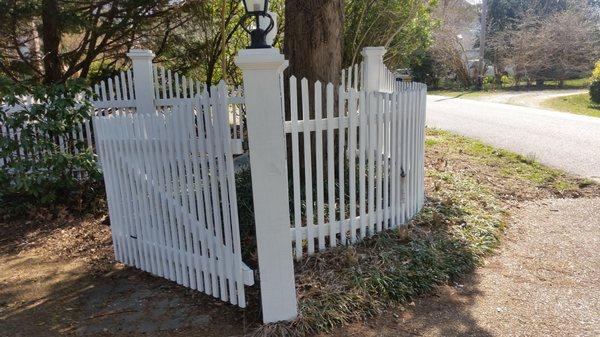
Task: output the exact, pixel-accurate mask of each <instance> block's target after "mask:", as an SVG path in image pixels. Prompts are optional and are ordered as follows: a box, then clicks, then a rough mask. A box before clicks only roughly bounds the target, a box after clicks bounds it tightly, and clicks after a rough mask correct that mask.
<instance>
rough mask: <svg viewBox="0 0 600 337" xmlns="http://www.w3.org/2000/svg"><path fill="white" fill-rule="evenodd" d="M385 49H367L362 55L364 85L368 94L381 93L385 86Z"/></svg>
mask: <svg viewBox="0 0 600 337" xmlns="http://www.w3.org/2000/svg"><path fill="white" fill-rule="evenodd" d="M385 52H386V50H385V47H365V48H363V50H362V52H361V55H362V57H363V67H364V69H363V81H364V82H363V83H364V89H365V91H367V92H370V91H380V90H381V89H382V85H383V78H382V77H383V71H384V64H383V55H385Z"/></svg>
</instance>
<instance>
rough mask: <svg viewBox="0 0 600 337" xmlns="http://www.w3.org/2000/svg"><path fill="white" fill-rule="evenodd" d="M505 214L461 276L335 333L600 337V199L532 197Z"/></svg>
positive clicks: (382, 335)
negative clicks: (506, 220) (496, 238)
mask: <svg viewBox="0 0 600 337" xmlns="http://www.w3.org/2000/svg"><path fill="white" fill-rule="evenodd" d="M512 219H513V220H512V221H511V224H509V226H508V231H507V234H506V238H505V239H504V243H503V246H502V248H501V249H500V251H499V252H498V254H496V255H494V256H493V257H491V258H489V259H488V261H487V264H486V266H485V267H483V268H480V269H477V271H476V272H475V273H474V274H473V275H472V276H470V277H469V278H468V279H466V280H464V281H463V282H461V283H459V284H455V285H453V286H445V287H442V288H440V289H439V291H438V292H437V293H436V294H435V295H433V296H429V297H425V298H419V299H418V300H417V301H416V302H415V303H414V304H413V306H411V307H410V308H409V309H408V310H405V311H397V310H394V311H392V310H390V312H387V313H385V314H383V315H382V316H381V317H378V318H377V319H375V320H368V325H360V324H354V325H351V326H348V327H346V328H345V329H343V331H341V332H340V333H339V334H337V335H336V336H361V337H362V336H365V337H370V336H373V337H375V336H378V337H391V336H427V337H434V336H435V337H454V336H457V337H458V336H461V337H462V336H474V337H475V336H476V337H492V336H493V337H496V336H498V337H500V336H502V337H504V336H532V337H533V336H535V337H546V336H550V337H555V336H556V337H562V336H581V337H584V336H585V337H587V336H589V337H595V336H600V277H599V276H600V275H599V274H598V273H599V271H600V250H599V249H598V247H599V246H600V199H598V198H596V199H546V200H539V201H534V202H530V203H528V204H525V205H524V206H523V207H522V208H521V209H519V210H517V211H516V212H515V213H514V214H513V216H512Z"/></svg>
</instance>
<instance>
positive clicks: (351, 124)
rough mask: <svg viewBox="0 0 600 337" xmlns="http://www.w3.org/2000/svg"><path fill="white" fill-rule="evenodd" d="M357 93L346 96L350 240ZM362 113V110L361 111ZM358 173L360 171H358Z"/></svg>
mask: <svg viewBox="0 0 600 337" xmlns="http://www.w3.org/2000/svg"><path fill="white" fill-rule="evenodd" d="M357 100H358V93H357V92H356V90H354V89H351V90H350V92H349V96H348V196H349V198H350V200H349V203H350V215H349V217H350V218H349V220H350V240H351V242H352V243H354V242H356V231H357V223H356V117H357V108H358V107H357V103H358V102H357ZM361 113H362V111H361ZM359 174H360V172H359Z"/></svg>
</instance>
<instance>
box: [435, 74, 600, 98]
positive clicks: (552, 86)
mask: <svg viewBox="0 0 600 337" xmlns="http://www.w3.org/2000/svg"><path fill="white" fill-rule="evenodd" d="M589 85H590V79H589V78H577V79H572V80H565V81H564V83H563V85H562V86H560V85H559V82H558V81H546V82H544V86H543V87H542V88H538V87H536V86H535V85H534V86H531V87H529V88H527V83H526V82H520V83H519V86H514V84H511V85H505V86H504V87H502V88H497V89H490V88H484V90H481V91H474V90H451V89H450V90H446V89H441V90H435V89H434V90H429V93H430V94H432V95H441V96H448V97H455V98H459V97H460V98H477V97H482V96H487V95H493V94H497V93H502V92H514V91H537V90H562V89H584V88H587V87H588V86H589Z"/></svg>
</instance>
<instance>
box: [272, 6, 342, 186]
mask: <svg viewBox="0 0 600 337" xmlns="http://www.w3.org/2000/svg"><path fill="white" fill-rule="evenodd" d="M343 22H344V2H343V0H286V1H285V34H284V40H283V46H284V47H283V50H284V53H285V57H286V59H287V60H289V62H290V64H289V67H288V68H287V71H286V78H289V76H291V75H293V76H296V78H297V79H298V98H299V99H298V105H299V106H298V117H299V118H303V113H302V108H301V104H300V97H302V96H301V95H300V88H301V86H300V80H301V79H302V78H306V79H307V80H308V82H309V95H310V99H309V102H310V108H309V111H310V112H309V115H310V117H311V118H314V83H315V82H316V81H320V82H321V84H322V88H323V90H325V88H326V86H327V84H328V83H332V84H333V85H334V88H336V89H335V90H334V93H335V98H334V102H336V103H335V107H334V111H335V112H334V114H335V115H336V116H337V115H338V106H337V101H338V100H337V87H338V85H339V84H340V77H341V72H342V33H343V29H344V25H343ZM285 88H286V92H289V82H288V81H287V80H286V81H285ZM324 92H325V91H324ZM324 92H323V95H322V98H323V100H325V98H326V95H325V94H324ZM285 103H286V104H285V105H286V109H285V118H286V120H289V119H290V109H289V105H290V102H289V97H286V102H285ZM322 106H323V107H325V106H326V103H325V101H323V105H322ZM324 114H325V113H324ZM288 136H289V135H288ZM334 137H335V143H334V144H336V145H335V148H336V151H334V153H336V152H337V144H338V143H337V139H338V133H337V132H336V133H335V135H334ZM310 143H311V147H312V149H313V151H312V166H313V172H315V170H314V168H315V167H316V160H315V153H316V151H315V150H314V148H315V146H316V144H315V137H314V134H312V135H311V142H310ZM287 145H288V149H287V150H288V159H291V158H292V155H291V154H292V149H291V142H290V141H289V139H288V142H287ZM300 145H301V146H300V149H299V152H300V153H299V154H300V167H301V168H300V172H301V177H300V179H301V181H304V178H305V177H304V169H303V168H304V160H303V158H304V146H303V145H302V144H300ZM323 146H324V147H325V146H326V143H325V142H324V143H323ZM330 155H333V154H330ZM323 162H324V163H327V161H326V160H324V161H323ZM337 164H338V163H337V162H336V170H337ZM288 167H289V168H291V167H292V165H288ZM336 172H337V171H336ZM313 182H314V183H315V182H316V179H313Z"/></svg>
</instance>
